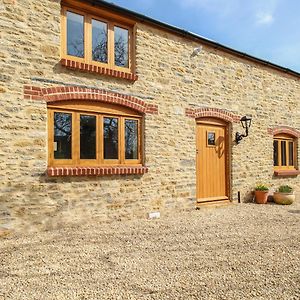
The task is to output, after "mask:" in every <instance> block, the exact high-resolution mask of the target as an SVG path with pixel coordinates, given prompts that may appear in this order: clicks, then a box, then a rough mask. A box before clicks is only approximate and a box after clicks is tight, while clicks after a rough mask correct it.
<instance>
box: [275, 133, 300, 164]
mask: <svg viewBox="0 0 300 300" xmlns="http://www.w3.org/2000/svg"><path fill="white" fill-rule="evenodd" d="M273 147H274V152H273V161H274V168H275V170H295V169H296V168H297V159H296V158H297V148H296V140H295V138H294V137H292V136H290V135H287V134H280V135H275V136H274V141H273Z"/></svg>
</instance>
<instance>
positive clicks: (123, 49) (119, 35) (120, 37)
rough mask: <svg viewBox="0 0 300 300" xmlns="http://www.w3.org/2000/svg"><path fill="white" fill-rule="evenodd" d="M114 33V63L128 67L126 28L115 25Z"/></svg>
mask: <svg viewBox="0 0 300 300" xmlns="http://www.w3.org/2000/svg"><path fill="white" fill-rule="evenodd" d="M114 33H115V65H116V66H119V67H126V68H128V67H129V63H128V30H127V29H123V28H120V27H117V26H115V27H114Z"/></svg>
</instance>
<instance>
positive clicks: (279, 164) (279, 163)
mask: <svg viewBox="0 0 300 300" xmlns="http://www.w3.org/2000/svg"><path fill="white" fill-rule="evenodd" d="M281 166H282V164H281V140H278V167H281Z"/></svg>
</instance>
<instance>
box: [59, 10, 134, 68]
mask: <svg viewBox="0 0 300 300" xmlns="http://www.w3.org/2000/svg"><path fill="white" fill-rule="evenodd" d="M132 35H133V28H132V26H130V25H126V24H125V23H123V22H119V21H116V20H112V19H111V18H108V17H107V18H105V17H102V16H99V15H92V14H89V13H86V12H81V11H79V10H76V9H73V8H68V7H63V8H62V55H63V57H64V58H68V59H71V60H75V61H78V62H83V63H87V64H94V65H98V66H102V67H107V68H110V69H115V70H120V71H125V72H133V70H132V67H133V64H132V60H133V57H132V56H133V45H132V41H133V38H132Z"/></svg>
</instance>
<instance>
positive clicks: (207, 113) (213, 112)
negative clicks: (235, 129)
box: [185, 107, 241, 123]
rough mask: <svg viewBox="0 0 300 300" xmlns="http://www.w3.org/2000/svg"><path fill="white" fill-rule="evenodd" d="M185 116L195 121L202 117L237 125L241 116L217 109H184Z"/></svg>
mask: <svg viewBox="0 0 300 300" xmlns="http://www.w3.org/2000/svg"><path fill="white" fill-rule="evenodd" d="M185 115H186V116H187V117H190V118H193V119H197V118H204V117H215V118H219V119H222V120H225V121H228V122H231V123H239V122H240V119H241V116H240V115H237V114H234V113H232V112H229V111H227V110H224V109H219V108H209V107H202V108H186V110H185Z"/></svg>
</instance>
